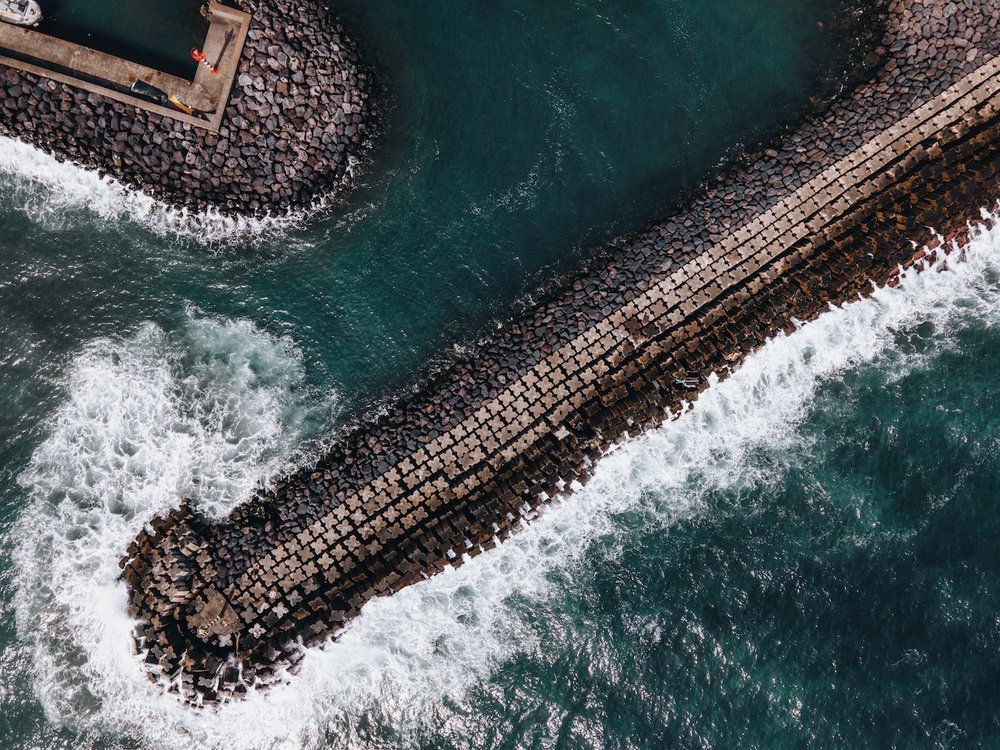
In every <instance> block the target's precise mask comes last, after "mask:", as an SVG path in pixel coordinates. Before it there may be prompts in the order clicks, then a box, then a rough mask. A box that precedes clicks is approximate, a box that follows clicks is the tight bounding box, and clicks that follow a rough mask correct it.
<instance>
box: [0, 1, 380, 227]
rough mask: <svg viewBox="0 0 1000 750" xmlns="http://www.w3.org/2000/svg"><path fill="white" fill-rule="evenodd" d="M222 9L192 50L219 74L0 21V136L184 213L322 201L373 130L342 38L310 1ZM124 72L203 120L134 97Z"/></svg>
mask: <svg viewBox="0 0 1000 750" xmlns="http://www.w3.org/2000/svg"><path fill="white" fill-rule="evenodd" d="M227 5H233V6H237V7H236V8H229V7H224V6H222V5H220V4H216V3H211V6H210V7H211V9H212V10H211V12H212V18H213V20H212V23H211V25H210V26H209V30H208V36H207V38H206V40H205V45H204V47H205V49H204V50H203V51H204V52H205V53H206V54H207V56H208V59H209V60H211V61H212V62H213V63H214V62H215V61H216V60H219V61H220V72H219V74H218V75H212V74H211V72H210V71H209V70H208V68H206V67H205V66H203V65H199V66H198V72H197V73H196V75H195V77H194V79H193V80H192V81H184V80H182V79H179V78H174V77H172V76H166V75H165V74H163V73H160V72H157V71H152V70H150V69H148V68H144V67H142V66H138V65H135V64H133V63H130V62H126V61H124V60H120V59H118V58H114V57H111V56H109V55H103V54H102V53H100V52H96V51H94V50H90V49H87V48H84V47H80V46H79V45H73V44H69V43H67V42H63V41H60V40H56V39H53V38H52V37H48V36H46V35H44V34H40V33H38V32H36V31H32V30H30V29H20V28H17V27H13V26H9V25H7V24H0V134H3V135H9V136H12V137H15V138H19V139H21V140H24V141H27V142H28V143H31V144H33V145H35V146H36V147H38V148H39V149H41V150H43V151H46V152H48V153H51V154H53V155H54V156H55V157H56V158H58V159H63V160H68V161H72V162H74V163H77V164H80V165H82V166H85V167H88V168H91V169H96V170H98V171H99V172H100V173H101V174H107V175H110V176H112V177H114V178H116V179H117V180H118V181H120V182H122V183H123V184H125V185H129V186H131V187H133V188H136V189H138V190H142V191H144V192H146V193H148V194H150V195H151V196H153V197H155V198H157V199H159V200H162V201H165V202H167V203H170V204H172V205H175V206H178V207H181V208H185V209H195V210H199V211H203V210H205V209H209V208H211V209H215V210H217V211H219V212H221V213H224V214H232V215H260V214H264V213H272V214H273V213H276V212H283V211H287V210H289V209H305V208H309V207H312V206H314V205H316V203H317V202H323V201H327V202H332V201H334V200H336V199H337V198H339V197H341V196H342V195H343V194H344V193H345V191H346V189H347V187H348V183H349V181H350V178H351V176H352V174H353V173H355V172H356V171H358V170H357V169H356V165H357V163H358V160H359V159H360V158H361V156H362V155H363V153H364V152H365V151H366V149H367V148H368V146H369V136H370V135H371V132H372V126H373V102H372V101H371V91H370V84H371V80H370V77H369V74H368V72H367V71H366V70H365V69H363V68H362V67H361V65H360V60H359V58H358V55H357V53H356V51H355V49H354V45H353V43H352V42H351V41H350V39H348V38H347V36H346V35H345V33H344V29H343V27H342V26H341V25H340V24H339V23H338V22H337V20H336V19H335V18H334V17H333V16H332V15H331V13H330V11H329V10H328V9H327V7H326V6H325V5H324V4H322V3H317V2H315V0H283V2H281V3H278V2H275V0H227ZM227 31H233V32H234V37H233V39H232V40H231V42H230V44H229V45H228V46H226V45H225V38H226V32H227ZM224 47H225V55H223V56H222V58H221V60H220V55H221V54H222V51H223V48H224ZM134 80H144V81H147V82H150V83H153V84H154V85H156V86H157V87H158V88H161V89H163V90H164V91H166V92H167V93H177V94H179V95H180V96H181V98H182V99H186V100H187V101H188V103H189V104H191V105H192V106H193V107H195V108H196V109H199V110H203V111H204V112H206V113H207V114H206V115H205V117H198V116H186V115H183V114H182V113H181V112H179V111H177V110H174V109H171V108H165V107H160V106H158V105H154V104H151V103H149V102H146V101H143V100H140V99H137V98H135V97H133V96H131V94H130V93H129V92H128V86H129V85H131V83H132V82H133V81H134Z"/></svg>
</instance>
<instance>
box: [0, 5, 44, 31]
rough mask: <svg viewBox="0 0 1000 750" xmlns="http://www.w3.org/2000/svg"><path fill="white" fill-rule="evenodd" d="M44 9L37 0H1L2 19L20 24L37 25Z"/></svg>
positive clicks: (0, 17) (0, 11) (0, 13)
mask: <svg viewBox="0 0 1000 750" xmlns="http://www.w3.org/2000/svg"><path fill="white" fill-rule="evenodd" d="M41 20H42V9H41V7H40V6H39V5H38V3H37V2H35V0H0V21H3V22H5V23H13V24H17V25H18V26H37V25H38V24H39V22H40V21H41Z"/></svg>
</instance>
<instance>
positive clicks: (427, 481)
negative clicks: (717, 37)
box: [122, 0, 1000, 703]
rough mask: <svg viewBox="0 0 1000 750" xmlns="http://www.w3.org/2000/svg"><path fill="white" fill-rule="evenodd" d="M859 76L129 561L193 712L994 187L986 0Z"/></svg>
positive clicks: (490, 535)
mask: <svg viewBox="0 0 1000 750" xmlns="http://www.w3.org/2000/svg"><path fill="white" fill-rule="evenodd" d="M889 14H890V15H889V28H888V31H887V35H886V38H885V39H884V40H883V45H882V49H881V50H880V56H881V57H882V58H883V64H882V67H881V69H880V71H879V73H878V75H877V77H876V78H875V80H873V81H871V82H869V83H867V84H865V85H863V86H861V87H860V88H859V89H858V90H857V91H856V92H854V93H853V94H852V95H850V96H848V97H846V98H845V99H844V100H843V101H842V102H840V103H839V104H838V105H837V106H836V107H834V109H833V110H832V111H831V112H830V113H828V114H827V115H826V116H824V117H822V118H819V119H816V120H814V121H811V122H808V123H805V124H803V126H802V127H801V128H800V129H799V130H798V131H796V132H795V133H793V134H792V135H790V136H788V138H786V139H785V140H784V141H783V142H782V143H781V144H778V145H777V147H776V148H774V149H773V150H770V151H768V152H767V153H766V154H762V155H761V157H760V159H759V160H758V161H757V162H756V163H754V164H753V165H752V166H750V167H749V168H747V169H743V170H740V171H737V172H733V173H731V174H728V175H724V176H723V177H722V178H720V180H719V183H718V184H717V185H716V186H714V187H712V188H710V189H709V191H708V192H707V193H706V194H705V195H704V196H702V197H701V198H699V199H697V200H695V201H693V202H692V203H691V204H690V205H688V206H687V207H686V208H684V209H682V210H680V211H678V212H677V213H676V214H675V215H673V216H671V217H670V218H668V219H667V220H666V221H664V222H663V223H662V224H659V225H657V226H655V227H652V228H650V229H649V230H647V231H646V232H644V233H641V234H639V235H636V236H634V237H630V238H626V239H623V240H622V241H620V242H619V243H616V245H615V246H614V247H612V248H608V249H607V251H606V252H605V253H604V254H602V255H600V256H599V257H598V258H597V259H595V261H594V262H593V264H592V265H591V267H589V268H587V269H585V270H583V271H581V272H580V273H579V274H577V275H575V276H573V277H571V278H568V279H564V280H562V281H561V282H560V283H559V284H558V285H554V286H553V287H551V288H550V289H549V290H547V291H546V293H545V294H544V295H543V301H542V302H541V303H540V304H538V305H537V306H536V307H534V308H531V309H528V310H526V311H525V312H524V313H523V314H521V315H520V316H519V317H518V318H517V319H516V320H514V321H512V322H511V323H510V324H509V325H508V326H507V327H506V328H504V329H503V330H502V331H501V332H500V333H499V334H498V335H497V336H496V337H495V338H494V339H492V340H491V341H488V342H484V343H483V344H482V346H481V347H480V348H479V350H478V353H477V354H476V355H475V356H474V357H472V358H470V359H469V360H466V361H463V362H460V363H456V365H455V366H454V367H453V368H451V369H449V371H447V372H444V373H441V374H439V375H438V376H436V377H435V378H433V379H432V380H431V381H430V382H428V383H425V384H424V385H423V386H422V387H421V388H420V389H419V390H418V391H417V392H416V393H414V394H413V395H410V396H408V397H407V398H406V399H405V400H404V401H401V402H400V403H399V404H397V405H396V406H395V407H394V408H393V409H390V410H389V411H388V412H386V413H382V414H380V415H379V416H377V417H374V418H372V419H371V420H368V421H366V422H364V423H362V424H359V425H357V426H355V427H354V428H353V429H352V430H350V431H349V432H347V433H346V434H345V435H343V436H342V437H341V439H340V440H339V441H338V442H337V443H336V445H335V446H334V447H333V449H332V450H331V451H330V452H329V453H328V454H327V455H325V456H323V457H321V458H319V459H318V460H317V461H316V463H315V464H314V465H310V466H307V467H304V468H303V469H301V470H300V471H299V472H297V473H296V474H294V475H293V476H290V477H287V478H284V479H282V480H281V481H278V482H277V483H275V484H274V486H273V489H271V490H269V491H267V492H264V493H261V494H260V495H259V496H258V497H256V498H253V499H252V500H251V501H249V502H248V503H246V504H245V505H243V506H241V507H240V508H239V509H237V510H236V511H235V512H234V513H233V514H232V515H231V516H230V517H229V518H228V519H226V520H225V522H223V523H221V524H217V525H210V524H207V523H205V522H204V521H203V520H201V519H200V518H199V517H198V516H197V514H196V513H195V512H193V510H192V509H190V508H189V507H187V506H186V505H184V506H182V507H181V508H180V509H178V510H177V511H174V512H173V513H171V514H169V515H168V516H166V517H164V518H160V519H157V520H155V521H154V522H153V523H152V524H151V526H150V528H149V529H147V530H146V531H144V532H143V533H142V534H141V535H140V537H139V538H138V539H137V540H136V541H135V543H134V544H133V545H131V547H130V548H129V550H128V552H127V555H126V557H125V558H124V559H123V561H122V564H123V575H124V578H125V580H126V582H127V585H128V590H129V601H130V611H131V614H132V615H133V616H134V617H135V618H136V619H137V621H138V623H139V624H138V627H137V633H136V635H137V640H136V643H137V647H138V649H139V650H140V651H141V652H142V653H143V654H144V655H145V659H146V662H147V664H148V665H149V667H150V673H151V675H152V676H154V677H157V678H163V679H165V680H168V681H169V687H170V689H173V690H177V691H178V692H179V693H180V694H181V695H183V697H184V698H185V699H186V700H189V701H191V702H193V703H205V702H209V703H210V702H213V701H218V700H220V699H225V698H227V697H230V696H238V695H240V694H242V693H244V692H245V691H246V690H248V689H251V688H252V687H255V686H258V685H261V684H267V682H268V681H269V680H271V679H272V678H273V677H274V674H275V671H276V669H277V668H278V667H279V666H280V665H283V664H287V663H294V662H295V661H296V660H297V659H299V658H301V646H302V645H303V644H305V645H308V644H310V643H315V642H317V641H321V640H323V639H325V638H328V637H330V636H335V634H336V632H337V631H338V630H339V629H340V628H341V627H342V626H343V624H344V623H345V622H346V621H347V620H348V619H349V618H350V617H352V616H353V615H355V614H357V612H358V611H359V610H360V608H361V607H362V606H363V605H364V603H365V602H366V601H368V600H369V599H371V598H372V597H374V596H378V595H381V594H388V593H391V592H393V591H395V590H398V589H399V588H401V587H403V586H405V585H408V584H410V583H413V582H415V581H418V580H420V579H421V578H423V577H426V576H429V575H433V574H434V573H436V572H438V571H440V570H442V569H443V568H444V567H446V566H448V565H460V564H462V562H463V561H464V560H465V559H467V556H469V555H474V554H477V553H480V552H484V551H486V550H488V549H490V548H491V547H493V546H494V545H496V544H497V543H498V542H501V541H502V540H503V539H505V538H506V537H507V535H508V534H510V533H511V532H512V531H514V530H515V529H516V528H517V526H518V524H519V523H521V521H522V520H523V519H524V518H526V517H530V516H532V515H533V514H534V513H535V512H536V511H537V509H538V508H539V506H541V505H543V504H544V503H545V502H546V501H547V500H548V499H551V498H553V497H555V496H558V495H561V494H563V493H564V492H565V491H566V490H567V488H568V486H569V484H570V483H571V482H572V481H574V480H575V481H581V482H582V481H586V478H587V477H588V476H589V473H590V470H591V467H592V465H593V462H594V461H595V460H597V459H598V458H599V457H600V455H601V454H602V453H603V452H604V451H606V450H607V449H608V448H609V447H610V446H611V445H613V444H614V443H615V442H617V441H619V440H621V439H623V438H624V437H626V436H629V435H634V434H637V433H638V432H639V431H641V430H643V429H645V428H648V427H650V426H654V425H657V424H660V423H661V422H662V421H663V420H664V419H667V418H670V416H671V415H672V414H673V413H676V411H677V410H678V409H679V408H680V406H681V404H682V403H683V402H684V401H689V400H691V399H693V398H695V397H696V396H697V393H698V392H699V391H700V390H701V389H703V388H704V387H705V385H706V378H707V376H708V375H709V374H710V373H712V372H716V373H720V374H721V375H723V376H724V375H725V374H726V373H727V372H728V371H729V370H730V369H731V368H732V367H735V366H737V365H738V363H739V362H740V360H741V359H742V358H743V357H744V356H745V355H746V354H747V353H749V352H751V351H753V350H754V349H755V348H756V347H758V346H759V345H760V344H762V343H763V342H764V341H765V340H766V339H767V338H768V337H769V336H771V335H774V334H775V333H776V332H779V331H781V330H784V329H787V328H789V327H790V326H792V325H793V324H794V321H796V320H808V319H810V318H812V317H815V316H816V315H817V314H819V313H820V312H822V311H823V310H824V309H826V307H827V306H828V305H829V304H830V303H838V302H842V301H845V300H849V299H851V298H854V297H856V296H857V295H858V294H863V293H865V292H866V291H867V290H869V289H870V288H871V282H872V281H875V282H878V283H885V282H886V281H889V280H891V279H892V277H893V276H894V274H895V273H897V272H898V269H899V268H900V267H901V266H905V265H908V264H910V263H912V262H914V261H915V260H917V259H919V257H921V255H922V253H921V252H916V253H915V252H914V249H913V246H912V245H911V242H916V243H925V242H928V241H930V240H932V239H933V235H932V234H931V232H930V230H929V229H928V227H936V228H938V229H941V230H942V231H950V230H952V229H959V228H960V227H962V226H964V225H965V222H966V219H968V218H974V217H975V216H976V215H978V207H979V206H981V205H991V204H993V203H995V202H996V200H997V198H998V195H1000V190H998V186H1000V57H997V55H998V53H1000V28H998V19H997V13H996V7H995V2H994V1H993V0H963V1H961V2H957V1H956V2H950V3H947V4H941V3H923V2H917V1H915V0H895V1H894V2H892V3H890V5H889Z"/></svg>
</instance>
